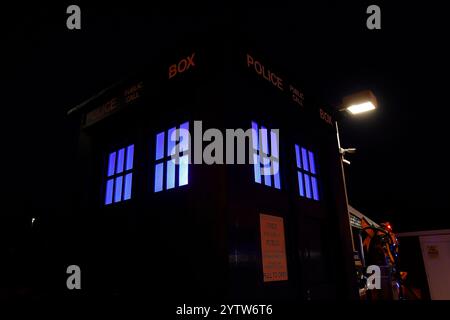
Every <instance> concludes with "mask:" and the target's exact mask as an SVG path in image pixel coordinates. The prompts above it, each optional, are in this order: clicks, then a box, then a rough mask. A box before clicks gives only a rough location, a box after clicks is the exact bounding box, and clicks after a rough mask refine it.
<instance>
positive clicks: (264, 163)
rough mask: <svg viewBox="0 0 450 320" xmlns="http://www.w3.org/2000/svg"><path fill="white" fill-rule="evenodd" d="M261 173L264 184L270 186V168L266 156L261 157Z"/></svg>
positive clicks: (269, 162)
mask: <svg viewBox="0 0 450 320" xmlns="http://www.w3.org/2000/svg"><path fill="white" fill-rule="evenodd" d="M260 159H262V174H263V176H264V184H265V185H266V186H269V187H271V186H272V170H271V161H270V159H269V158H267V157H264V158H263V157H262V156H261V158H260Z"/></svg>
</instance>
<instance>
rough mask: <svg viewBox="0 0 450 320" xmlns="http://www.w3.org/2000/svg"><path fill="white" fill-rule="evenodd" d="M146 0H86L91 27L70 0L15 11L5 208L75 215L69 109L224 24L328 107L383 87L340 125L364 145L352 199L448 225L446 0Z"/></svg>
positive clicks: (404, 224) (385, 216)
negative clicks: (277, 0) (374, 19)
mask: <svg viewBox="0 0 450 320" xmlns="http://www.w3.org/2000/svg"><path fill="white" fill-rule="evenodd" d="M147 2H148V6H143V5H133V4H131V3H130V2H128V1H127V2H123V5H112V4H111V5H110V4H103V5H98V6H93V5H92V4H88V3H86V4H85V3H84V2H75V3H77V4H79V5H80V6H81V10H82V29H81V30H80V31H69V30H68V29H67V28H66V18H67V14H66V13H65V11H66V8H67V6H68V5H69V4H72V3H62V4H44V3H43V2H38V3H34V4H32V5H25V4H21V5H17V6H15V7H14V8H8V9H5V12H4V13H5V15H6V16H8V17H5V18H6V22H7V27H6V29H4V30H6V45H4V46H2V47H3V50H2V51H4V53H6V58H3V59H4V60H3V62H4V64H5V66H4V68H2V69H4V70H6V71H5V73H3V74H4V80H6V82H7V86H6V88H7V90H6V91H5V92H4V93H3V96H4V99H3V101H4V102H3V104H2V106H3V108H2V109H3V110H2V114H3V117H2V118H3V124H2V131H3V137H4V139H3V141H4V146H3V152H4V154H3V157H2V158H3V161H6V163H7V166H4V168H5V169H4V170H3V174H4V176H3V179H5V180H6V181H7V184H3V186H7V188H4V191H3V195H4V196H6V201H8V202H11V203H12V206H11V208H10V209H8V212H2V213H1V215H3V216H7V217H9V218H8V221H15V220H14V219H16V218H17V217H29V216H31V215H37V216H39V214H43V213H45V212H54V213H56V212H58V211H60V210H63V208H64V204H65V202H66V201H67V198H68V195H67V193H66V192H65V191H66V190H67V189H68V188H67V184H68V183H70V174H71V171H70V168H71V167H72V166H73V162H74V150H75V148H74V145H75V144H74V142H75V138H76V130H74V128H73V127H70V126H69V124H68V121H67V117H66V112H67V110H68V109H70V108H71V107H73V106H75V105H77V104H78V103H80V102H82V101H83V100H85V99H87V98H89V97H90V96H91V95H93V94H95V93H96V92H98V91H99V90H101V89H102V88H104V87H106V86H108V85H110V84H112V83H114V82H116V81H117V80H120V79H122V78H124V77H126V76H127V75H128V74H129V73H130V72H133V71H135V70H138V69H139V68H140V67H142V66H143V65H145V64H146V63H147V62H148V61H149V60H150V59H151V57H152V56H153V55H154V54H155V51H157V50H158V48H159V47H161V46H162V47H165V48H170V47H171V46H172V47H173V48H174V50H176V43H174V42H173V39H174V38H173V36H174V35H176V34H183V33H188V32H189V33H191V32H196V31H203V30H205V28H208V26H209V25H210V24H212V23H216V24H217V23H220V21H225V22H226V23H230V22H232V23H234V24H235V25H236V26H238V28H239V30H241V32H242V33H247V34H248V37H249V39H252V41H253V42H254V43H256V44H257V45H258V46H259V47H261V48H264V54H265V56H266V57H267V59H268V60H270V61H271V62H273V63H272V64H273V65H274V66H277V67H279V68H280V69H282V70H287V71H288V73H289V74H290V75H293V76H294V77H295V78H296V79H300V83H302V84H304V86H305V87H308V88H309V89H310V91H309V92H311V93H312V94H315V95H318V96H320V97H321V98H322V99H323V100H324V101H327V102H328V103H329V105H330V106H333V105H338V104H339V102H340V99H341V98H342V97H343V96H344V95H346V94H349V93H352V92H354V91H357V90H360V89H371V90H373V91H374V93H375V94H376V95H377V97H378V100H379V109H378V110H377V111H375V112H373V113H370V114H367V115H364V116H360V117H350V116H343V117H342V119H341V120H340V124H341V136H342V137H341V139H342V144H343V145H344V146H345V147H356V148H357V149H358V151H357V153H356V154H354V155H350V156H349V157H348V159H349V160H351V162H352V164H351V165H350V167H347V172H346V173H347V181H348V192H349V199H350V203H351V204H352V205H353V206H354V207H356V208H357V209H359V210H360V211H361V212H363V213H365V214H366V215H368V216H369V217H371V218H372V219H374V220H376V221H379V222H381V221H383V220H389V221H391V222H393V224H394V228H395V229H396V230H400V231H409V230H414V229H428V228H442V229H444V228H450V204H449V195H450V192H449V191H450V190H449V189H450V188H449V186H448V183H449V179H450V170H449V169H448V163H450V156H449V155H448V152H447V150H446V147H447V145H448V144H447V137H448V126H449V125H448V118H449V115H450V112H449V110H448V109H449V107H448V94H447V92H448V88H447V85H448V79H447V77H448V74H449V71H450V70H449V63H448V57H449V56H450V52H449V48H448V38H449V33H448V23H447V21H448V19H447V17H446V16H445V11H444V10H443V8H441V7H440V5H441V2H437V1H436V2H434V3H435V4H433V3H432V2H425V3H421V4H420V5H418V4H417V5H416V4H414V2H410V1H390V3H387V2H386V3H384V2H379V1H376V2H365V1H345V3H344V2H343V1H336V2H330V1H328V2H323V1H321V2H319V1H314V3H315V4H314V5H312V4H309V5H304V4H301V1H295V2H292V3H295V5H294V4H290V5H286V6H284V7H281V6H279V7H269V6H263V5H261V4H259V5H258V6H253V7H251V6H248V7H247V8H241V7H238V6H232V5H217V4H214V5H212V4H211V5H210V6H209V7H202V8H199V7H198V6H194V5H192V4H190V3H186V4H185V7H182V6H180V5H179V4H178V5H174V6H169V5H167V6H166V7H164V8H163V7H161V6H156V5H155V4H153V3H154V1H147ZM310 2H313V1H310ZM393 2H395V3H393ZM370 4H378V5H379V6H380V7H381V12H382V29H381V30H374V31H371V30H368V29H367V28H366V18H367V16H368V15H367V14H366V13H365V11H366V8H367V6H368V5H370ZM218 21H219V22H218ZM226 23H225V24H224V25H226ZM3 40H5V39H3ZM4 44H5V42H4ZM5 97H6V99H5ZM305 99H306V101H307V100H308V96H306V97H305ZM2 211H3V210H2ZM12 217H15V218H12ZM4 227H5V228H8V226H5V225H4Z"/></svg>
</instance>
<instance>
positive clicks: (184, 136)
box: [179, 122, 190, 152]
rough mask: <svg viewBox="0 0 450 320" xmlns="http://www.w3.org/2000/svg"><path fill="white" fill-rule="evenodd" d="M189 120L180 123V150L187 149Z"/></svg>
mask: <svg viewBox="0 0 450 320" xmlns="http://www.w3.org/2000/svg"><path fill="white" fill-rule="evenodd" d="M189 140H190V139H189V122H185V123H183V124H182V125H180V138H179V141H180V143H179V144H180V152H183V151H188V150H189Z"/></svg>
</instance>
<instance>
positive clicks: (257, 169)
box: [253, 151, 261, 183]
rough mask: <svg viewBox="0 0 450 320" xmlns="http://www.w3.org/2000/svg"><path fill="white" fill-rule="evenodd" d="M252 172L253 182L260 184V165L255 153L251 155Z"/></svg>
mask: <svg viewBox="0 0 450 320" xmlns="http://www.w3.org/2000/svg"><path fill="white" fill-rule="evenodd" d="M253 170H254V172H255V182H256V183H261V164H260V163H259V155H257V154H256V151H255V152H254V153H253Z"/></svg>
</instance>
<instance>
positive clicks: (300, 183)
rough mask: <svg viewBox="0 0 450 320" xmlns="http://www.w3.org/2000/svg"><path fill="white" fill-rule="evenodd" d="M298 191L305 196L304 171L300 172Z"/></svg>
mask: <svg viewBox="0 0 450 320" xmlns="http://www.w3.org/2000/svg"><path fill="white" fill-rule="evenodd" d="M297 174H298V192H299V193H300V195H301V196H302V197H304V196H305V187H304V185H303V173H301V172H298V173H297Z"/></svg>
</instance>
